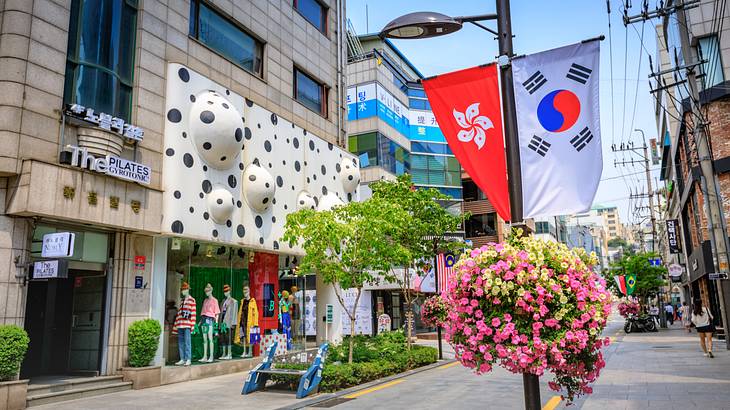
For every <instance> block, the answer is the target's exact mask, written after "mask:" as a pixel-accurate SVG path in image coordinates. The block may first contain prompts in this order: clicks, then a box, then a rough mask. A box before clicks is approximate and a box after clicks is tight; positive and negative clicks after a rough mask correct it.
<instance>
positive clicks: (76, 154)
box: [61, 145, 152, 185]
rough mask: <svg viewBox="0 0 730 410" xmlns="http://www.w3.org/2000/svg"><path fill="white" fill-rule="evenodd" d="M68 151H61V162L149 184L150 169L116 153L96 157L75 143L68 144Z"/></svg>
mask: <svg viewBox="0 0 730 410" xmlns="http://www.w3.org/2000/svg"><path fill="white" fill-rule="evenodd" d="M66 148H68V149H70V150H71V152H70V158H69V152H68V151H64V152H62V153H61V162H63V163H68V164H69V165H71V166H72V167H79V168H86V169H89V170H91V171H94V172H100V173H102V174H107V175H110V176H113V177H116V178H119V179H124V180H126V181H132V182H138V183H140V184H145V185H149V183H150V177H151V176H152V169H151V168H150V167H148V166H147V165H143V164H139V163H136V162H134V161H129V160H126V159H124V158H119V157H117V156H116V155H107V156H106V157H104V158H96V157H95V156H93V155H91V154H89V151H88V150H87V149H86V148H80V147H77V146H75V145H68V146H67V147H66Z"/></svg>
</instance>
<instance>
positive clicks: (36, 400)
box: [26, 381, 132, 407]
mask: <svg viewBox="0 0 730 410" xmlns="http://www.w3.org/2000/svg"><path fill="white" fill-rule="evenodd" d="M131 389H132V382H124V381H120V382H116V383H108V384H103V385H100V386H94V385H92V386H86V387H79V388H76V389H69V390H62V391H57V392H52V393H41V394H32V395H31V394H30V392H28V398H27V401H26V404H27V406H28V407H33V406H40V405H43V404H51V403H58V402H63V401H68V400H76V399H82V398H86V397H93V396H99V395H103V394H109V393H117V392H122V391H127V390H131Z"/></svg>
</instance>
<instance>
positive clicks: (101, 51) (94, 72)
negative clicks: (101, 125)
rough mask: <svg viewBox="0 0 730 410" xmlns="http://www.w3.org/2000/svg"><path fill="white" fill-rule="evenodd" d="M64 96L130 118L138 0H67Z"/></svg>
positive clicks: (68, 101) (72, 102)
mask: <svg viewBox="0 0 730 410" xmlns="http://www.w3.org/2000/svg"><path fill="white" fill-rule="evenodd" d="M70 21H71V23H70V26H69V33H68V54H67V57H66V79H65V84H64V95H63V100H64V103H66V104H80V105H83V106H85V107H89V108H93V109H94V110H95V111H96V112H104V113H106V114H110V115H112V116H115V117H119V118H123V119H124V120H126V121H130V120H131V118H130V117H131V111H132V83H133V73H134V54H135V53H134V51H135V50H134V49H135V33H136V32H137V29H136V27H137V1H136V0H126V1H124V0H116V1H90V0H74V1H73V2H72V3H71V20H70Z"/></svg>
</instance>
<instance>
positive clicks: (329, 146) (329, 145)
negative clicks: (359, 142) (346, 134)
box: [327, 142, 335, 151]
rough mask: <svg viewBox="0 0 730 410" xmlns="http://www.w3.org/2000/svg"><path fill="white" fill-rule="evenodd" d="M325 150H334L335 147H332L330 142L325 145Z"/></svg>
mask: <svg viewBox="0 0 730 410" xmlns="http://www.w3.org/2000/svg"><path fill="white" fill-rule="evenodd" d="M327 148H328V149H329V150H330V151H332V150H333V149H335V146H334V145H332V143H331V142H328V143H327Z"/></svg>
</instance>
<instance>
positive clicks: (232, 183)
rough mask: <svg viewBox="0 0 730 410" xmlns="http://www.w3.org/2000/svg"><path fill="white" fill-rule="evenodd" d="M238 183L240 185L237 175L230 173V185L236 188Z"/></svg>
mask: <svg viewBox="0 0 730 410" xmlns="http://www.w3.org/2000/svg"><path fill="white" fill-rule="evenodd" d="M236 185H238V181H236V177H235V175H228V186H229V187H231V188H235V187H236Z"/></svg>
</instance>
